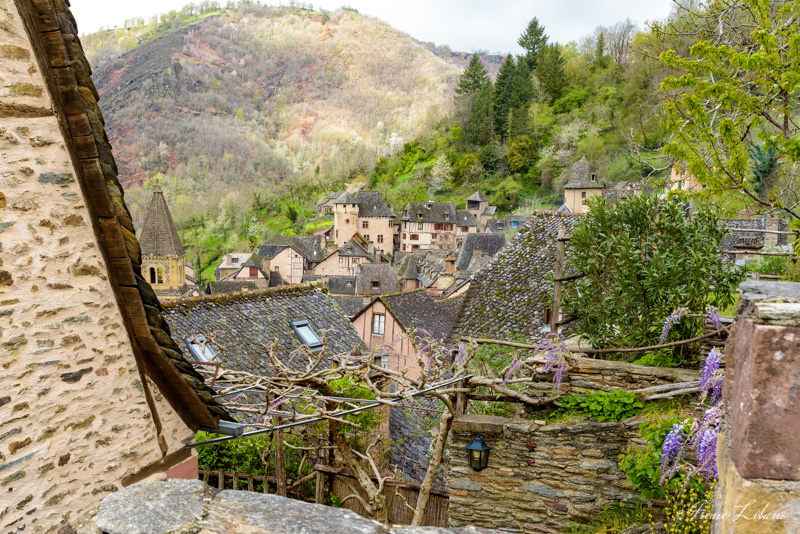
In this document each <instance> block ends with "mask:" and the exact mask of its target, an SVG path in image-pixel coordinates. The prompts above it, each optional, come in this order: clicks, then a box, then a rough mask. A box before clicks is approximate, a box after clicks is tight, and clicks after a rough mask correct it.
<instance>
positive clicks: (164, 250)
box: [139, 182, 186, 256]
mask: <svg viewBox="0 0 800 534" xmlns="http://www.w3.org/2000/svg"><path fill="white" fill-rule="evenodd" d="M139 245H140V246H141V248H142V255H143V256H185V255H186V251H185V250H184V249H183V245H182V244H181V240H180V238H179V237H178V231H177V230H176V229H175V223H173V222H172V215H170V213H169V208H168V207H167V201H166V200H164V193H162V192H161V188H160V187H159V186H158V182H156V185H155V187H154V188H153V198H152V200H150V207H149V208H148V209H147V216H146V217H145V219H144V226H143V227H142V235H141V237H140V238H139Z"/></svg>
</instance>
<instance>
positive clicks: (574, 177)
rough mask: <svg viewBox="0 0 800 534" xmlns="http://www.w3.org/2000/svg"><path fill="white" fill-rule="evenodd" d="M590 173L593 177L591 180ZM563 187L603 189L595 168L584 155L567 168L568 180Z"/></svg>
mask: <svg viewBox="0 0 800 534" xmlns="http://www.w3.org/2000/svg"><path fill="white" fill-rule="evenodd" d="M592 175H594V177H595V179H594V180H592ZM564 189H603V184H602V183H600V178H599V177H598V176H597V169H596V168H595V166H594V165H593V164H592V163H590V162H589V160H587V159H586V156H584V157H582V158H581V160H580V161H578V162H577V163H574V164H573V165H572V168H571V169H570V170H569V180H568V181H567V185H565V186H564Z"/></svg>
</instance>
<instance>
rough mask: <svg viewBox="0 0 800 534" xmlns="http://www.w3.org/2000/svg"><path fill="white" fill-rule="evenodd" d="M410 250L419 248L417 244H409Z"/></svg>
mask: <svg viewBox="0 0 800 534" xmlns="http://www.w3.org/2000/svg"><path fill="white" fill-rule="evenodd" d="M411 250H419V245H411Z"/></svg>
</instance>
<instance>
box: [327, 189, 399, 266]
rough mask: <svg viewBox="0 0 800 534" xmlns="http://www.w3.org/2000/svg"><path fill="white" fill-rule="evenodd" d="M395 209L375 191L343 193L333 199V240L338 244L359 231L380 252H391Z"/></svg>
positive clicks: (392, 250)
mask: <svg viewBox="0 0 800 534" xmlns="http://www.w3.org/2000/svg"><path fill="white" fill-rule="evenodd" d="M394 219H395V213H394V211H392V209H391V208H390V207H389V206H387V205H386V202H384V200H383V197H382V196H381V195H380V193H378V192H376V191H360V192H358V193H356V194H355V196H353V195H351V194H350V193H348V192H344V193H342V194H341V195H340V196H339V197H338V198H337V199H336V201H335V203H334V218H333V241H334V243H335V244H336V246H337V247H341V246H342V245H344V244H345V243H347V242H348V241H350V239H351V238H352V237H353V236H354V235H355V234H356V233H357V232H358V233H360V234H361V235H362V236H363V237H364V239H366V240H367V241H368V242H369V241H372V242H373V243H374V244H375V249H376V250H378V251H380V252H382V253H383V254H392V253H393V252H394V234H395V231H396V229H395V224H394Z"/></svg>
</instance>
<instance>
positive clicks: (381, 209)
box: [356, 191, 395, 217]
mask: <svg viewBox="0 0 800 534" xmlns="http://www.w3.org/2000/svg"><path fill="white" fill-rule="evenodd" d="M356 203H357V204H358V216H359V217H394V216H395V212H394V211H392V208H390V207H389V206H387V205H386V202H384V201H383V197H382V196H381V194H380V193H378V192H377V191H360V192H358V193H356Z"/></svg>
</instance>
